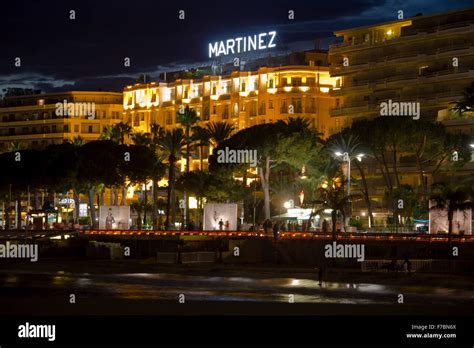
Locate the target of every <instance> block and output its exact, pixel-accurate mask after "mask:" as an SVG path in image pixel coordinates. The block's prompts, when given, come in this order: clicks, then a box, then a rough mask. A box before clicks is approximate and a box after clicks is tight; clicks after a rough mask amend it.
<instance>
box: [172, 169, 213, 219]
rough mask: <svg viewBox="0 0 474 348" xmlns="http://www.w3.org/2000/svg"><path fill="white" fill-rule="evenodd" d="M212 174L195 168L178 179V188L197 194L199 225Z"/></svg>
mask: <svg viewBox="0 0 474 348" xmlns="http://www.w3.org/2000/svg"><path fill="white" fill-rule="evenodd" d="M211 180H212V176H211V174H209V173H208V172H204V171H202V170H195V171H192V172H189V173H185V174H183V175H181V177H180V178H179V181H178V188H182V189H184V190H187V191H189V192H191V193H193V194H195V195H196V198H197V201H198V210H199V213H198V216H199V221H198V226H200V225H201V216H202V207H203V199H204V197H205V196H206V193H207V190H209V188H210V186H211V185H210V181H211Z"/></svg>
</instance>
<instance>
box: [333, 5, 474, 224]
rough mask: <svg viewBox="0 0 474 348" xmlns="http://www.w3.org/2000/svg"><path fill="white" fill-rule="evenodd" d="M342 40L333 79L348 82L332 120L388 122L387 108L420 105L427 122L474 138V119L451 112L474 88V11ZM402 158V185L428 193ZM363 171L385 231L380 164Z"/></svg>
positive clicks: (359, 212)
mask: <svg viewBox="0 0 474 348" xmlns="http://www.w3.org/2000/svg"><path fill="white" fill-rule="evenodd" d="M335 36H336V37H339V38H341V39H342V42H341V43H339V44H335V45H332V46H330V49H329V62H330V73H331V76H332V77H335V78H339V79H340V88H335V89H333V90H332V92H331V95H332V96H334V98H335V99H336V101H335V102H336V107H334V108H333V109H331V111H330V113H331V116H336V117H342V118H344V119H346V120H348V121H349V123H350V122H352V121H354V120H356V119H361V118H369V119H370V118H375V117H379V116H381V105H382V103H384V102H388V101H389V100H391V101H392V102H400V103H403V102H405V103H407V102H416V103H419V105H420V118H421V119H428V120H432V121H441V122H443V123H444V124H445V125H446V126H447V127H448V130H450V131H452V132H464V133H468V134H470V135H474V113H472V112H471V113H466V114H465V115H464V116H462V117H461V116H460V115H458V114H456V113H455V112H454V111H452V110H450V109H452V107H453V103H455V102H457V101H459V100H461V99H462V98H463V92H464V91H465V90H466V88H467V87H469V86H470V85H471V84H472V83H473V82H474V9H466V10H458V11H452V12H447V13H440V14H436V15H431V16H415V17H412V18H408V19H401V20H395V21H392V22H385V23H381V24H376V25H370V26H365V27H358V28H350V29H345V30H340V31H337V32H335ZM415 122H416V121H415ZM361 136H364V135H361ZM402 155H403V154H398V157H399V159H400V161H401V162H400V164H399V168H398V170H399V172H400V173H401V174H402V175H401V184H408V185H410V186H412V187H414V188H418V187H420V186H421V185H422V182H421V178H420V176H419V175H417V173H416V166H415V163H413V162H412V161H411V162H410V161H408V162H407V161H405V160H404V159H401V158H400V157H401V156H402ZM387 157H388V158H390V156H387ZM389 161H390V160H389ZM363 165H364V168H365V170H366V179H367V181H368V186H369V188H368V189H369V192H370V197H371V200H372V207H373V209H374V212H375V213H374V215H375V219H376V221H377V220H379V223H380V222H382V221H383V220H384V219H385V218H386V216H387V211H386V209H383V207H384V205H385V204H384V200H385V197H384V195H385V193H386V188H385V184H384V181H383V178H382V174H381V172H380V171H379V169H378V166H377V164H376V163H375V161H374V160H373V159H372V160H371V159H370V158H365V159H364V160H363ZM473 170H474V162H473V161H471V162H470V163H467V164H466V165H465V166H464V167H463V168H462V169H460V170H459V171H458V173H459V174H462V175H466V174H468V175H469V173H472V171H473ZM354 175H356V176H357V175H358V173H354ZM439 175H444V174H443V173H441V174H438V176H439ZM423 179H424V180H425V183H426V184H427V185H431V184H432V183H433V181H434V180H435V179H436V178H433V176H432V175H431V173H430V172H429V171H428V172H427V173H426V174H425V176H424V178H423ZM354 215H355V216H359V217H360V218H361V219H363V220H366V219H367V210H366V208H365V207H364V204H363V203H362V202H359V203H355V204H354Z"/></svg>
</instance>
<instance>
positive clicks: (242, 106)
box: [240, 103, 246, 111]
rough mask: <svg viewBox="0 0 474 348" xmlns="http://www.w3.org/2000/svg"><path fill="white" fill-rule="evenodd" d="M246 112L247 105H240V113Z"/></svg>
mask: <svg viewBox="0 0 474 348" xmlns="http://www.w3.org/2000/svg"><path fill="white" fill-rule="evenodd" d="M245 110H246V107H245V103H242V104H240V111H245Z"/></svg>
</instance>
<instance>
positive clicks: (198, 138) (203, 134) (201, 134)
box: [192, 126, 210, 170]
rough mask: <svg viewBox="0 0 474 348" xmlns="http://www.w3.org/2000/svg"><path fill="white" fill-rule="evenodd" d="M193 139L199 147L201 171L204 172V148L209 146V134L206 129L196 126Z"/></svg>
mask: <svg viewBox="0 0 474 348" xmlns="http://www.w3.org/2000/svg"><path fill="white" fill-rule="evenodd" d="M192 139H193V142H194V143H195V144H196V146H198V147H199V169H200V170H203V160H204V158H203V157H204V146H209V143H210V142H209V139H210V136H209V132H208V131H207V129H206V128H203V127H200V126H195V127H193V135H192Z"/></svg>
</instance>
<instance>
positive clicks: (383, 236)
mask: <svg viewBox="0 0 474 348" xmlns="http://www.w3.org/2000/svg"><path fill="white" fill-rule="evenodd" d="M64 234H77V235H85V236H143V237H146V236H165V237H166V236H169V237H172V236H176V237H178V236H206V237H228V238H230V237H232V238H238V237H243V238H246V237H247V238H248V237H252V238H269V237H273V232H270V231H269V232H267V233H265V232H264V231H263V230H260V231H177V230H105V229H82V230H80V229H67V230H57V229H56V230H3V231H2V230H0V239H15V238H50V237H54V236H60V235H64ZM278 238H279V239H321V240H331V239H332V233H331V232H318V231H280V232H279V233H278ZM336 238H337V239H338V240H351V241H393V242H394V241H407V242H410V241H411V242H429V243H433V242H436V243H445V242H447V241H448V236H447V234H446V233H445V234H425V233H413V232H410V233H402V232H400V233H389V232H350V233H349V232H338V233H336ZM452 241H453V242H460V243H464V242H474V235H459V234H453V235H452Z"/></svg>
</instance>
